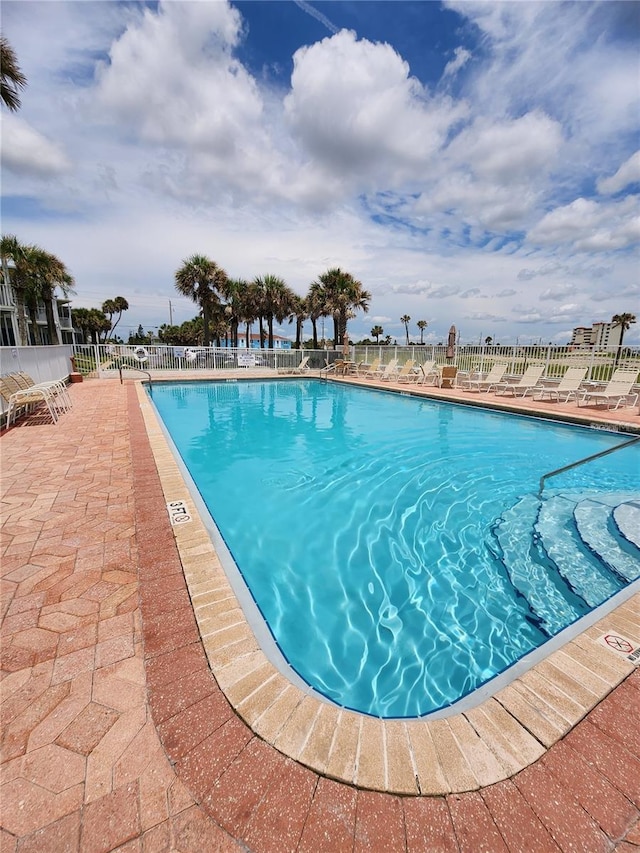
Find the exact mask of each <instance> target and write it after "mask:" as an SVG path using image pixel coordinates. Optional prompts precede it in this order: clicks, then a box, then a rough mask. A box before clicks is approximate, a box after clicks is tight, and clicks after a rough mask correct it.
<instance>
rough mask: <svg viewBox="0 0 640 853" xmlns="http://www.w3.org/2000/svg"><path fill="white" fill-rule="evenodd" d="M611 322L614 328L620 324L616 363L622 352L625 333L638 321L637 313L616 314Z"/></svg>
mask: <svg viewBox="0 0 640 853" xmlns="http://www.w3.org/2000/svg"><path fill="white" fill-rule="evenodd" d="M611 322H612V323H613V326H614V328H615V327H616V326H620V345H619V346H618V352H617V353H616V362H615V363H616V364H617V363H618V361H619V360H620V354H621V352H622V339H623V338H624V333H625V332H627V331H628V330H629V329H630V328H631V326H632V325H633V324H634V323H635V322H636V315H635V314H614V315H613V317H612V318H611Z"/></svg>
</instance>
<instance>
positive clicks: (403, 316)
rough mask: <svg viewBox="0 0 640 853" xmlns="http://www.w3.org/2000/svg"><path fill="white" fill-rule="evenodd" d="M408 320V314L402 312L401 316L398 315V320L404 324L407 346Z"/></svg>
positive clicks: (409, 318)
mask: <svg viewBox="0 0 640 853" xmlns="http://www.w3.org/2000/svg"><path fill="white" fill-rule="evenodd" d="M410 320H411V317H410V316H409V315H408V314H403V315H402V317H400V322H401V323H403V324H404V330H405V333H406V335H407V346H409V321H410Z"/></svg>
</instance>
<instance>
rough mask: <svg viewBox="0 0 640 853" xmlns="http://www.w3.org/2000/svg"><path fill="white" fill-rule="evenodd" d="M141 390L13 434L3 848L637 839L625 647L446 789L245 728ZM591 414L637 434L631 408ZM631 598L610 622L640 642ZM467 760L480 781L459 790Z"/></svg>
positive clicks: (98, 385) (130, 387)
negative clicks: (190, 564)
mask: <svg viewBox="0 0 640 853" xmlns="http://www.w3.org/2000/svg"><path fill="white" fill-rule="evenodd" d="M337 381H360V380H349V379H344V380H342V379H339V380H337ZM136 385H137V383H135V382H133V381H128V382H125V384H124V385H120V383H119V382H118V380H117V379H113V380H111V379H109V380H100V381H99V380H94V381H87V382H84V383H82V384H76V385H73V386H71V388H70V393H71V395H72V397H73V402H74V407H73V409H72V410H71V412H69V413H67V414H65V415H63V416H62V417H61V418H60V420H59V422H58V424H57V425H52V424H51V423H50V421H49V420H48V419H47V418H46V417H45V418H41V419H40V418H37V419H29V418H28V419H25V420H24V421H22V422H19V423H18V425H17V426H16V427H14V428H13V429H11V430H9V431H7V432H6V433H5V432H3V434H2V445H1V449H2V490H3V519H2V520H3V526H2V555H3V556H2V576H3V580H2V593H3V596H2V603H3V611H2V612H3V625H2V677H3V681H2V701H3V705H2V792H1V793H2V835H1V836H0V837H1V839H2V850H3V851H5V850H6V851H21V853H22V851H29V850H34V851H35V850H37V851H75V850H78V851H111V850H127V851H135V850H138V851H145V853H146V851H168V850H173V851H185V853H186V851H203V850H207V851H209V850H211V851H213V850H220V851H226V850H250V851H254V853H263V851H274V853H275V851H278V853H283V851H288V850H291V851H294V850H300V851H310V853H311V851H313V853H317V851H328V853H333V851H336V853H339V851H343V850H344V851H347V850H349V851H360V850H362V851H365V850H366V851H391V850H393V851H394V853H395V851H404V850H407V851H425V850H429V851H431V850H433V851H436V850H443V851H445V850H446V851H456V850H460V851H474V853H475V851H478V850H488V851H492V853H493V851H500V850H510V851H514V853H515V851H523V850H535V851H536V852H537V851H546V850H549V851H552V850H556V851H557V850H567V851H568V850H585V851H589V853H591V851H600V850H601V851H609V850H614V849H615V850H618V851H627V853H631V851H633V850H638V848H639V847H640V823H639V818H640V811H639V809H640V726H639V724H638V717H639V715H638V707H639V706H640V671H639V670H638V669H635V670H632V668H631V667H630V666H627V665H626V664H625V663H623V662H622V661H621V660H619V659H618V658H617V657H615V655H613V654H612V653H611V654H610V653H608V652H603V653H602V658H601V664H600V665H601V667H603V668H604V669H606V670H607V674H608V676H609V678H610V681H611V683H615V684H617V685H618V686H616V687H615V688H614V689H613V690H612V691H611V692H610V693H609V694H608V695H607V696H606V698H604V699H603V700H602V701H601V702H600V703H599V704H598V705H597V706H596V707H595V708H594V709H593V710H591V711H590V712H589V713H588V714H587V715H586V717H584V719H583V720H582V721H581V722H579V723H578V724H577V725H576V726H575V727H574V728H573V729H572V730H571V731H570V732H569V733H568V734H566V736H565V737H563V738H562V739H561V740H559V741H558V742H557V743H555V744H554V745H552V746H551V747H550V748H549V749H543V750H541V751H542V752H544V754H543V755H542V757H541V758H539V759H538V760H536V761H533V762H531V763H529V765H528V766H526V767H525V768H524V769H522V770H520V771H519V772H516V773H514V774H513V775H512V776H511V777H510V778H508V779H505V780H504V781H500V782H496V783H494V784H489V785H482V784H480V782H479V781H477V780H478V776H481V775H482V767H481V766H480V765H481V763H482V760H484V759H483V758H482V757H481V758H480V759H478V757H477V756H475V757H474V758H469V763H468V764H465V765H464V766H463V763H464V762H465V759H464V755H463V754H462V759H460V755H461V754H456V756H455V760H454V761H453V763H452V762H450V763H449V764H448V765H446V766H447V767H449V768H450V769H449V771H448V772H449V774H451V778H449V777H447V778H445V779H444V780H443V784H444V786H445V790H444V792H443V793H442V794H440V795H437V796H399V795H396V794H389V793H381V792H379V791H374V790H366V789H365V788H362V787H358V786H357V785H348V784H344V783H342V782H338V781H336V780H335V778H330V775H333V774H329V775H324V774H322V773H319V772H316V771H314V770H311V769H309V768H308V767H306V766H303V764H302V763H299V762H298V761H295V760H293V759H292V758H290V757H288V756H287V755H285V754H284V752H282V751H278V750H276V749H274V748H273V747H272V746H271V745H270V744H269V743H268V742H267V740H265V739H263V738H261V737H260V736H257V735H256V734H254V732H253V731H252V730H251V729H250V728H249V727H248V726H247V725H246V723H245V722H244V721H243V720H242V719H241V717H240V716H239V715H238V714H237V713H236V712H235V710H234V708H233V707H232V705H231V704H230V703H229V702H228V700H227V698H226V697H225V695H224V694H223V693H222V691H221V690H220V688H219V686H218V683H217V682H216V679H215V678H214V676H213V675H212V673H211V669H210V667H209V662H208V659H207V654H206V652H205V649H204V647H203V643H202V640H201V632H200V630H199V628H198V623H197V621H196V615H195V613H194V607H193V604H192V599H191V597H190V595H189V593H188V590H187V586H186V582H185V575H184V572H183V563H184V560H185V556H184V553H182V552H181V551H180V550H179V548H178V544H177V542H176V537H175V536H174V528H172V527H171V525H170V523H169V519H168V515H167V509H166V501H167V500H168V498H167V496H166V495H165V493H164V492H163V485H164V486H165V487H166V483H164V482H163V481H162V480H161V476H160V474H159V470H158V463H157V458H156V457H154V452H153V451H154V441H155V438H154V434H153V429H152V428H150V427H149V424H148V423H147V424H145V420H144V418H143V414H144V412H143V410H141V406H140V401H139V397H138V393H137V387H136ZM385 387H389V383H385ZM399 387H401V388H402V390H403V391H406V390H407V388H406V386H399ZM411 390H413V389H411ZM419 391H420V393H425V394H430V395H433V396H442V397H447V398H449V399H463V400H464V402H466V403H470V404H478V403H486V402H487V401H488V400H489V397H490V395H485V394H480V395H478V394H475V395H474V394H469V393H464V392H461V391H459V390H457V389H452V390H450V391H445V390H444V389H437V388H436V389H434V388H429V387H427V388H425V389H419ZM479 398H480V399H479ZM494 402H495V403H496V404H498V405H500V406H503V407H505V408H516V409H518V410H520V411H531V410H532V409H536V410H540V409H544V411H547V412H548V413H549V414H553V415H554V416H559V417H571V418H573V417H575V416H576V415H577V407H576V406H575V405H574V404H557V403H546V404H540V403H533V401H532V400H531V399H530V398H527V399H525V400H522V399H520V398H518V399H517V400H515V401H512V400H507V399H504V400H502V399H500V398H498V400H495V401H494ZM579 416H580V417H581V418H584V419H585V422H588V423H593V422H596V423H597V422H608V423H617V424H619V425H620V426H621V427H622V426H624V425H626V426H629V427H631V428H633V429H635V430H636V431H637V430H638V426H639V425H640V421H639V420H638V414H637V412H635V411H633V410H631V409H628V408H627V409H619V410H618V411H617V412H615V413H607V412H606V411H604V412H603V411H602V410H599V411H596V410H595V409H594V408H589V409H588V410H586V411H585V410H584V409H581V410H580V415H579ZM150 433H151V440H150V437H149V434H150ZM157 452H158V451H156V453H157ZM190 547H191V553H192V556H193V557H194V558H196V557H198V551H199V549H200V548H204V547H205V546H204V543H200V544H198V542H194V543H192V544H191V546H190ZM633 601H634V602H635V603H634V605H633V607H634V608H635V609H633V608H632V609H629V608H627V609H626V610H625V614H624V615H623V616H621V617H619V619H620V621H619V622H618V624H619V625H621V626H624V627H625V628H626V634H628V635H630V636H632V638H633V640H634V641H635V643H636V644H637V643H640V625H639V619H638V596H637V595H636V596H635V599H634V600H633ZM629 613H634V614H635V617H634V618H633V617H631V616H630V615H629ZM245 641H246V637H244V635H242V636H239V638H238V642H239V643H242V642H245ZM456 761H457V762H458V765H456V763H455V762H456ZM456 766H457V768H458V770H457V772H458V773H460V774H461V775H462V774H466V776H467V778H469V774H470V777H471V778H472V779H474V780H476V783H475V784H471V785H470V786H469V787H470V788H471V789H470V790H468V791H466V792H463V793H454V791H455V790H456V784H455V780H454V779H453V774H454V772H455V768H456ZM474 768H475V773H474ZM458 787H460V786H458ZM462 787H464V786H462ZM447 790H448V793H447Z"/></svg>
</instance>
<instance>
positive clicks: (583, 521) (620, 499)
mask: <svg viewBox="0 0 640 853" xmlns="http://www.w3.org/2000/svg"><path fill="white" fill-rule="evenodd" d="M492 534H493V537H494V540H493V541H494V542H497V545H498V549H497V550H498V555H499V557H500V559H501V560H502V562H503V564H504V567H505V569H506V571H507V573H508V575H509V578H510V580H511V583H512V584H513V586H514V588H515V589H516V590H517V591H518V592H519V593H520V594H521V595H522V596H524V598H525V599H526V600H527V602H528V603H529V607H530V609H531V611H532V613H533V614H534V617H535V619H536V621H537V622H538V624H539V626H540V628H541V629H542V630H544V631H545V632H546V633H548V634H550V635H551V634H555V633H557V632H558V631H559V630H561V629H562V628H564V627H566V626H567V625H569V624H570V623H571V622H573V621H575V620H576V619H577V618H579V617H580V616H582V615H583V614H584V613H585V612H586V611H587V610H589V609H591V608H593V607H596V606H597V605H599V604H601V603H602V602H603V601H605V600H606V599H607V598H609V597H610V596H611V595H613V594H614V593H616V592H617V591H618V590H619V589H621V588H622V587H623V586H625V585H626V584H627V583H628V582H630V581H633V580H635V579H636V578H637V577H639V576H640V543H639V542H638V539H639V538H640V495H638V494H626V493H624V494H622V493H606V494H597V495H593V494H588V495H585V494H579V495H571V494H557V495H552V496H550V497H546V498H544V499H543V500H542V501H539V500H538V499H537V498H535V497H534V496H533V495H528V496H525V497H523V498H522V499H521V500H520V501H519V502H518V503H517V504H516V505H515V506H513V507H511V508H510V509H508V510H506V511H505V512H504V513H503V515H502V517H501V518H500V519H498V520H497V522H496V523H495V525H494V527H493V530H492Z"/></svg>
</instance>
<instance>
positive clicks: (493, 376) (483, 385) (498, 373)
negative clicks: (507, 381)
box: [462, 361, 508, 391]
mask: <svg viewBox="0 0 640 853" xmlns="http://www.w3.org/2000/svg"><path fill="white" fill-rule="evenodd" d="M507 367H508V365H507V364H505V363H504V362H502V361H496V362H495V364H493V366H492V367H491V370H490V371H489V372H488V373H487V375H486V376H485V377H484V378H483V377H482V375H480V376H478V377H477V378H476V379H471V378H469V379H467V380H466V381H465V384H464V385H463V386H462V390H463V391H490V390H491V389H492V388H493V387H494V386H495V385H497V384H498V383H500V382H501V380H502V377H503V376H504V374H505V373H506V371H507Z"/></svg>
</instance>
